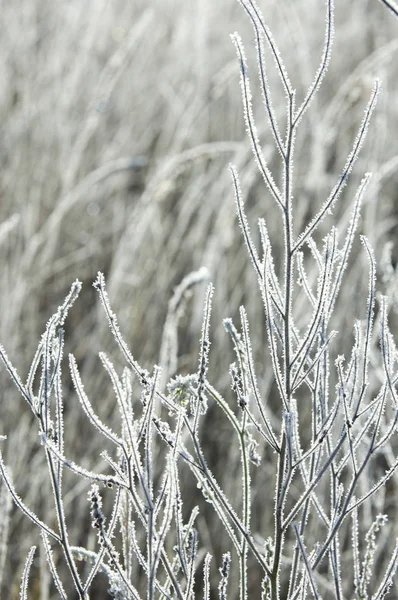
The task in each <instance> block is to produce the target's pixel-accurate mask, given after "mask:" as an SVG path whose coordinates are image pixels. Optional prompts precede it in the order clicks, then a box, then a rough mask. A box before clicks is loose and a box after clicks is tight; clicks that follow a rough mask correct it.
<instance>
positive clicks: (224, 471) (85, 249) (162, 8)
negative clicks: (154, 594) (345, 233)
mask: <svg viewBox="0 0 398 600" xmlns="http://www.w3.org/2000/svg"><path fill="white" fill-rule="evenodd" d="M259 4H260V5H261V8H262V10H263V13H264V16H265V19H266V21H267V24H268V25H269V27H270V29H271V30H272V32H273V34H274V37H275V39H276V41H277V43H278V45H279V48H280V51H281V54H282V56H283V57H284V61H285V64H286V67H287V69H288V71H289V72H290V74H291V78H292V82H293V85H294V87H295V88H296V90H297V95H298V97H299V98H302V97H304V95H305V91H306V89H307V88H308V85H309V84H310V82H311V81H312V79H313V75H314V73H315V71H316V69H317V67H318V64H319V61H320V56H321V52H322V45H323V36H324V19H325V10H324V3H323V2H320V1H319V0H295V1H293V0H270V1H268V0H267V2H265V1H260V0H259ZM335 4H336V35H335V39H334V51H333V56H332V60H331V64H330V67H329V70H328V73H327V77H326V79H325V82H324V84H323V86H322V88H321V91H320V94H319V95H318V96H317V99H316V101H315V103H314V105H313V107H312V109H311V111H310V112H309V113H308V114H307V115H306V116H305V117H304V123H303V125H302V126H301V130H300V131H301V133H300V135H299V137H298V139H297V147H296V156H297V162H296V164H295V177H296V189H295V198H294V202H295V203H297V214H298V216H297V221H296V224H295V225H296V227H297V229H299V228H300V226H301V225H302V223H306V222H307V221H309V219H310V217H311V215H312V214H314V212H315V211H316V208H317V207H318V206H319V205H320V204H321V202H322V201H323V199H324V197H325V195H326V194H327V193H328V190H329V189H330V187H331V186H332V184H333V182H334V181H335V180H336V177H338V176H339V173H340V172H341V170H342V168H343V166H344V163H345V159H346V155H347V153H348V150H349V148H350V146H351V144H352V140H353V138H354V137H355V134H356V131H357V129H358V126H359V124H360V121H361V118H362V113H363V110H364V108H365V106H366V103H367V101H368V97H369V95H370V92H371V89H372V81H373V77H374V76H376V75H377V76H378V77H380V78H381V80H382V93H381V96H380V101H379V104H378V108H377V110H376V114H375V116H374V119H373V122H372V125H371V129H370V132H369V135H368V138H367V141H366V144H365V148H364V150H363V152H362V154H361V157H360V159H359V161H358V163H357V164H356V167H355V170H354V173H353V176H352V180H351V181H350V183H349V185H348V186H347V188H346V190H345V192H344V195H343V198H342V200H341V201H340V203H339V206H338V207H337V208H336V210H335V211H334V214H333V217H330V219H333V220H334V222H336V223H337V222H338V223H340V224H341V225H344V223H347V222H348V218H349V214H350V208H349V205H348V201H349V199H350V198H351V197H352V196H353V193H354V191H355V189H356V187H357V185H358V183H359V181H360V179H361V177H362V174H363V173H364V172H367V171H372V172H373V173H374V177H373V180H372V183H371V185H370V188H369V190H368V192H367V194H366V198H365V206H364V212H363V216H362V220H361V225H360V229H361V232H362V233H365V234H366V235H367V236H368V237H369V239H370V241H371V243H372V245H373V247H374V249H375V254H376V259H377V261H378V263H379V265H380V277H379V289H380V290H381V291H382V292H387V293H388V294H389V295H390V298H391V299H392V300H394V299H395V296H396V279H395V272H394V271H391V268H390V266H391V263H392V266H393V267H395V264H396V260H397V256H398V246H397V245H396V238H397V216H398V210H397V206H398V192H397V190H398V186H397V184H398V175H397V169H398V144H397V131H398V101H397V99H398V21H397V20H396V19H395V20H394V18H392V16H391V14H390V13H389V12H388V11H387V10H386V9H385V8H384V7H383V6H382V4H381V3H379V2H377V1H376V0H353V1H351V2H349V3H347V2H346V1H343V0H336V3H335ZM1 14H2V22H3V28H2V35H1V37H0V80H1V82H2V85H1V90H2V91H1V94H0V198H1V202H0V264H1V269H0V289H1V293H0V315H1V318H0V341H1V343H2V344H3V345H4V346H5V348H6V349H7V352H8V355H9V357H10V358H11V360H12V361H13V363H14V365H15V366H16V367H17V368H18V370H19V372H20V374H21V376H22V378H23V379H25V377H26V376H27V372H28V369H29V365H30V362H31V360H32V357H33V354H34V351H35V348H36V346H37V344H38V342H39V339H40V336H41V334H42V333H43V331H44V329H45V325H46V321H47V319H48V318H49V317H50V315H51V314H52V313H53V312H54V310H55V309H56V307H57V306H58V305H59V304H60V303H61V302H62V300H63V298H64V296H65V295H66V293H67V291H68V290H69V287H70V285H71V283H72V282H73V281H74V280H75V279H76V278H78V279H80V280H81V281H83V284H84V285H83V291H82V294H81V296H80V299H79V301H78V302H77V303H76V305H75V306H74V307H73V310H72V311H71V315H70V318H69V320H68V322H67V324H66V352H69V351H73V353H74V354H75V356H76V358H77V360H78V361H79V365H80V368H81V374H82V378H83V380H84V383H85V386H86V390H87V391H88V393H89V395H90V397H91V399H92V402H93V404H95V406H96V407H97V409H98V412H99V413H100V414H101V415H102V417H103V418H104V420H106V422H108V423H109V424H110V425H111V426H112V427H115V428H117V412H116V410H115V405H114V400H113V395H112V393H111V385H110V383H109V381H108V379H107V378H106V376H105V374H104V372H103V369H102V367H101V365H100V362H99V359H98V357H97V353H98V351H99V350H106V351H107V352H108V353H109V354H110V355H111V356H112V357H113V358H114V360H115V364H116V366H117V365H119V366H121V365H122V359H121V357H120V356H119V354H118V352H117V350H116V348H115V345H114V342H113V340H112V338H111V335H110V333H109V331H108V326H107V322H106V319H105V317H104V315H103V312H102V310H101V308H100V307H99V305H98V300H97V297H96V294H95V291H94V290H93V288H92V282H93V281H94V279H95V278H96V274H97V271H98V270H100V271H102V272H104V273H105V276H106V279H107V283H108V292H109V296H110V299H111V302H112V306H113V309H114V311H115V312H116V314H117V315H118V319H119V323H120V327H121V329H122V331H123V334H124V336H125V338H126V340H127V341H128V344H129V347H130V348H131V350H132V352H133V354H134V356H135V358H136V359H137V360H139V362H140V363H141V365H142V366H143V367H145V368H148V369H149V370H151V369H152V367H153V365H154V364H155V363H158V362H159V360H160V356H159V354H160V345H161V340H162V331H163V326H164V323H165V318H166V315H167V307H168V302H169V300H170V298H171V296H172V294H173V289H174V288H175V287H176V286H177V285H178V284H179V283H180V281H181V280H182V279H183V277H184V276H186V275H187V274H188V273H189V272H191V271H196V270H198V269H199V268H200V267H201V266H205V267H206V268H207V269H208V271H209V277H210V279H211V281H212V282H213V284H214V286H215V297H214V312H213V316H212V333H211V337H212V350H211V361H210V371H209V379H210V381H212V382H215V383H217V386H218V388H219V389H221V390H224V391H226V393H227V394H228V393H229V392H228V391H227V390H228V389H229V385H230V384H229V377H228V365H229V363H230V362H231V361H232V360H233V350H232V348H231V345H230V341H229V338H228V336H227V335H226V333H225V331H224V328H223V326H222V319H223V318H224V317H230V316H231V317H233V318H235V317H236V316H237V315H238V309H239V306H240V304H241V303H244V304H245V306H246V309H247V311H248V314H249V317H250V319H251V323H252V326H251V327H252V330H253V332H254V333H255V335H254V339H253V343H254V352H255V356H256V362H257V364H258V376H259V379H260V382H261V386H262V390H263V391H264V390H267V389H268V390H269V403H270V406H272V407H273V409H274V413H275V414H278V411H279V409H280V407H279V406H278V405H277V404H276V399H275V393H274V392H275V390H274V382H273V378H272V373H271V368H270V365H269V363H268V362H267V361H268V355H267V351H266V350H265V349H264V348H265V347H266V344H265V327H264V326H263V317H262V311H261V301H260V298H259V295H258V293H257V288H256V278H255V274H254V272H253V269H252V268H251V266H250V264H249V259H248V257H247V252H246V249H245V248H244V243H243V240H242V237H241V235H240V233H239V227H238V225H237V221H236V215H235V210H234V200H233V189H232V185H231V181H230V177H229V174H228V171H227V165H228V163H229V162H230V161H232V162H234V163H235V164H236V165H237V168H238V170H239V173H240V176H241V181H242V188H243V189H244V194H245V201H246V206H247V211H248V217H249V219H250V221H251V222H252V223H253V224H255V222H256V220H257V218H258V217H260V216H264V217H265V219H266V222H267V226H268V229H269V231H270V235H271V238H272V240H273V243H274V247H275V252H276V257H277V264H276V268H277V271H278V272H281V270H282V267H283V265H282V261H281V259H280V260H279V262H278V245H279V247H280V251H281V250H282V244H283V239H282V226H281V222H280V219H279V215H278V213H277V211H276V210H275V208H274V206H273V204H272V200H271V199H270V198H269V195H268V193H267V191H266V189H265V188H264V186H263V183H262V180H261V176H260V175H259V173H258V171H257V167H256V165H255V163H254V160H253V157H252V154H251V149H250V144H249V142H248V140H247V137H246V133H245V125H244V121H243V117H242V106H241V95H240V88H239V65H238V61H237V59H236V55H235V50H234V47H233V45H232V43H231V41H230V39H229V34H230V33H232V32H234V31H235V30H238V31H239V33H240V34H241V35H242V38H243V41H244V43H245V47H246V52H247V56H248V62H249V74H250V75H251V79H252V85H253V97H254V99H253V104H254V110H255V114H256V116H257V124H258V129H259V134H260V138H261V142H262V144H263V148H264V152H265V155H266V157H267V159H268V161H269V164H270V166H271V167H272V168H273V169H274V173H275V176H276V177H277V176H278V168H279V167H278V164H279V163H278V159H279V157H278V154H277V151H276V150H275V148H274V145H273V141H272V136H271V134H270V131H269V127H268V124H267V120H266V117H265V111H264V108H263V105H262V100H261V93H260V90H259V87H258V86H257V72H256V64H255V48H254V43H253V33H252V30H251V28H250V23H249V22H248V20H247V19H246V18H245V15H244V11H242V9H241V7H240V6H239V4H238V2H235V1H234V0H219V1H217V2H213V1H211V0H201V2H193V1H188V2H187V1H186V0H185V1H184V0H152V1H151V2H149V3H148V2H144V1H140V0H131V1H127V2H126V1H123V2H122V1H119V0H113V1H112V2H109V1H104V0H87V1H86V2H79V1H77V0H70V1H65V0H61V1H60V2H57V3H53V2H49V1H47V0H20V1H19V2H17V3H15V2H12V3H11V2H4V1H2V2H1ZM267 59H268V63H269V79H270V86H271V88H272V89H273V91H274V106H275V110H276V114H277V115H279V116H280V118H281V119H283V114H284V110H285V100H284V95H283V90H282V89H281V86H280V83H279V81H278V78H277V75H276V73H275V71H274V69H273V64H272V59H271V57H270V56H268V57H267ZM300 220H301V222H300ZM329 225H330V223H329ZM254 230H255V227H254V225H253V231H254ZM254 235H255V234H254ZM387 242H391V244H390V246H386V244H387ZM358 247H359V244H358ZM357 249H358V248H356V250H357ZM388 250H390V252H391V262H389V260H388ZM365 263H366V261H365V259H364V257H363V255H362V254H359V253H357V252H356V251H355V252H354V260H353V262H352V264H351V267H350V270H349V271H348V273H346V278H347V279H348V280H349V285H348V286H346V287H345V288H344V293H343V295H342V296H341V298H340V300H339V304H338V306H337V308H336V315H335V319H336V322H338V324H339V325H338V329H339V330H340V331H341V332H343V334H344V335H345V336H346V340H347V343H349V342H351V339H352V323H353V319H354V317H356V316H359V317H360V318H363V317H364V310H365V306H364V302H363V298H364V295H363V294H364V290H366V287H367V275H366V270H365V269H364V265H365ZM205 288H206V284H198V285H197V286H195V287H193V288H192V292H191V296H190V297H189V298H188V300H187V304H186V308H185V312H184V315H183V316H182V318H181V321H180V327H179V364H178V372H181V373H183V374H186V373H189V372H192V371H194V370H195V369H196V366H197V355H198V349H199V338H200V327H201V320H202V309H203V298H204V292H205ZM397 301H398V298H397ZM302 310H303V318H304V316H305V315H304V313H305V304H304V303H303V308H302ZM296 311H298V313H299V312H300V306H298V307H296ZM394 311H395V309H394V306H393V308H392V311H391V316H390V319H391V320H392V322H393V323H394V320H396V313H395V312H394ZM0 382H1V386H0V435H7V436H8V438H7V441H6V442H1V443H2V447H3V452H4V457H5V461H6V463H7V465H9V467H10V469H12V473H13V478H14V481H15V485H16V487H17V489H18V492H19V493H20V495H21V496H22V497H23V498H24V499H25V501H26V503H27V504H28V505H29V506H31V507H32V508H34V510H36V511H37V513H38V514H39V516H41V517H42V518H43V517H44V515H46V518H47V519H48V520H51V518H52V517H51V514H52V513H51V511H52V508H51V507H52V496H51V491H50V487H49V483H48V480H47V472H46V465H45V459H44V456H43V453H42V452H41V449H40V443H39V440H38V436H37V431H36V427H35V423H34V420H33V417H32V416H31V414H30V412H29V410H28V408H27V407H26V406H25V405H24V402H23V400H22V398H20V397H19V396H18V393H17V391H16V390H15V389H14V387H13V386H12V383H11V382H10V381H9V377H8V375H7V373H6V371H5V369H4V368H2V369H1V370H0ZM64 385H65V390H66V408H65V411H66V412H65V435H66V449H67V454H68V455H70V456H71V458H73V459H74V460H76V461H80V462H81V463H82V464H83V465H85V466H87V467H90V468H94V467H96V466H97V467H98V468H100V467H101V464H102V463H101V459H100V456H99V455H100V452H101V451H102V450H103V449H104V445H103V440H102V439H101V438H99V437H98V436H96V434H95V433H94V432H93V430H92V428H91V426H90V424H89V423H88V422H87V420H86V418H85V416H84V414H82V411H81V410H80V409H79V406H78V401H77V399H76V396H75V394H74V392H73V389H72V385H71V381H70V378H69V376H68V374H67V371H66V370H65V382H64ZM204 439H205V442H204V448H205V450H206V452H207V455H208V460H209V465H210V466H211V468H212V469H213V470H214V472H215V473H217V474H218V475H219V477H220V480H221V481H220V482H221V484H222V486H223V488H224V489H225V490H226V492H227V493H228V494H230V495H231V494H232V495H233V489H234V484H235V481H236V470H237V466H238V465H239V454H237V451H235V449H234V448H233V447H232V446H231V445H230V444H229V439H230V431H229V428H228V426H226V425H225V423H224V421H223V420H222V417H220V415H219V414H218V412H217V409H216V408H214V409H213V408H211V409H210V411H209V413H208V416H207V425H206V427H205V432H204ZM159 452H161V450H159ZM265 458H267V456H265ZM155 464H156V463H155ZM267 464H268V463H267V461H265V462H264V468H263V469H262V473H261V475H259V476H258V480H257V481H256V496H255V497H254V506H255V507H256V506H257V509H255V510H254V515H255V517H254V518H255V520H256V522H258V529H259V530H262V529H263V526H264V525H266V524H267V523H270V522H272V519H273V516H272V509H271V507H270V508H269V512H268V513H267V502H266V501H265V499H268V498H269V491H267V490H269V487H268V478H269V477H270V473H271V470H268V467H267ZM226 466H227V468H226ZM272 485H273V484H272ZM185 486H186V487H185V492H186V494H187V495H188V496H189V495H191V497H192V502H193V503H196V502H198V500H197V499H196V496H197V495H198V492H197V489H196V483H195V482H193V481H192V480H191V479H190V477H189V475H188V474H187V477H186V482H185ZM87 489H88V487H87V485H86V483H85V482H84V481H80V480H77V479H76V478H75V477H74V476H72V475H70V474H67V476H66V480H65V491H66V498H65V502H66V507H67V510H68V512H69V515H70V517H69V519H70V520H69V523H70V530H69V531H70V533H69V535H70V537H71V538H73V540H74V541H73V543H74V544H76V545H78V544H79V543H82V544H83V543H86V540H87V537H89V544H90V539H91V543H94V541H93V540H94V539H95V535H94V533H91V531H90V518H89V515H88V506H87V500H86V495H87V494H86V492H87ZM271 489H273V487H271ZM385 502H386V504H387V505H388V507H389V508H388V510H389V511H390V513H391V514H392V515H393V514H394V508H393V506H392V504H391V501H388V499H387V500H385ZM264 507H265V508H264ZM11 512H12V516H11V521H10V526H9V533H8V539H9V543H8V550H7V554H6V555H5V551H4V548H0V559H1V557H4V560H5V563H4V571H3V581H2V588H1V597H2V598H3V597H4V598H5V599H8V598H17V597H18V593H19V582H20V576H21V572H22V569H23V563H24V561H25V558H26V555H27V553H28V550H29V548H30V546H31V545H32V543H36V542H38V540H39V535H38V532H37V531H36V530H35V529H34V528H33V526H32V525H31V524H30V523H29V522H28V520H27V519H26V518H25V517H24V516H23V515H21V514H20V513H19V512H18V511H16V510H15V509H14V508H12V509H11ZM395 517H396V509H395ZM200 535H201V536H202V539H203V540H204V542H206V544H207V545H208V547H209V549H210V550H211V551H213V552H214V554H215V555H216V556H218V557H220V556H221V554H222V552H223V551H224V548H223V544H222V542H223V536H222V528H221V526H220V524H219V522H218V520H217V518H216V517H215V516H214V515H213V514H212V512H211V510H210V508H209V509H208V508H206V507H205V508H204V512H203V516H202V518H201V521H200ZM1 560H2V559H1ZM1 560H0V566H1ZM138 576H139V574H138V573H137V577H138ZM98 581H99V583H98V584H97V586H98V587H97V588H95V586H94V590H93V596H92V597H93V598H94V597H95V598H98V599H101V598H107V597H108V596H107V593H106V590H105V589H104V588H103V586H101V578H100V577H99V578H98ZM48 582H49V579H48V576H47V575H46V567H45V559H44V557H43V556H42V555H38V557H37V558H36V559H35V562H34V566H33V570H32V580H31V586H32V590H31V591H32V596H31V597H32V598H37V599H39V598H40V600H46V599H49V598H55V597H56V595H54V594H55V593H54V591H53V589H52V588H51V587H50V586H49V583H48ZM254 583H255V582H253V585H254ZM70 593H71V596H70V597H71V598H72V597H73V593H72V592H70Z"/></svg>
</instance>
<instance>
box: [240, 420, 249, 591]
mask: <svg viewBox="0 0 398 600" xmlns="http://www.w3.org/2000/svg"><path fill="white" fill-rule="evenodd" d="M246 421H247V413H246V411H245V412H244V413H243V417H242V429H241V433H240V448H241V455H242V470H243V483H242V485H243V509H242V510H243V515H242V516H243V519H242V520H243V526H244V528H245V530H246V532H247V531H249V527H250V470H249V469H250V466H249V461H248V456H247V448H246V440H245V431H246ZM247 549H248V547H247V538H246V536H245V535H242V543H241V552H240V572H241V581H240V600H246V598H247Z"/></svg>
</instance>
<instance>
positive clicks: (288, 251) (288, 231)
mask: <svg viewBox="0 0 398 600" xmlns="http://www.w3.org/2000/svg"><path fill="white" fill-rule="evenodd" d="M293 114H294V92H292V93H290V94H289V106H288V119H287V135H286V147H285V153H284V189H283V192H284V211H283V216H284V232H285V314H284V332H283V338H284V339H283V354H284V386H285V400H286V409H287V410H288V411H289V410H290V405H291V368H290V356H291V300H292V286H293V252H292V248H293V240H292V237H293V231H292V211H291V193H292V162H293V145H294V124H293ZM286 445H287V442H286V431H285V429H283V430H282V433H281V441H280V448H281V452H280V455H279V461H278V476H277V481H276V494H275V537H274V544H275V547H274V561H273V566H272V577H271V592H272V600H279V598H280V589H279V580H280V565H281V557H282V551H283V542H284V534H283V506H284V501H285V497H286V493H287V490H288V488H289V484H290V480H291V476H292V470H291V465H290V464H289V461H288V452H287V451H286Z"/></svg>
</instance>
